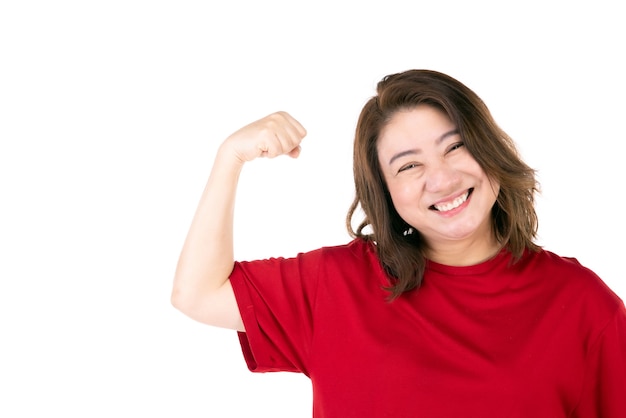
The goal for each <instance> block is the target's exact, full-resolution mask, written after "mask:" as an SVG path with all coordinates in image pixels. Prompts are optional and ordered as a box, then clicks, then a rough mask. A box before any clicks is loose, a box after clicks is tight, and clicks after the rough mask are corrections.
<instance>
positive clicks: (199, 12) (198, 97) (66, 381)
mask: <svg viewBox="0 0 626 418" xmlns="http://www.w3.org/2000/svg"><path fill="white" fill-rule="evenodd" d="M618 3H619V2H618V1H607V0H595V1H593V2H592V1H586V2H582V1H575V2H572V1H550V0H548V1H545V0H544V1H526V2H519V3H515V4H514V5H513V4H512V3H511V5H508V3H507V2H500V1H492V2H489V1H484V0H477V1H464V0H458V1H456V2H447V1H428V2H420V1H415V0H413V1H405V2H402V1H397V0H386V1H360V2H354V3H353V2H340V1H337V0H335V1H319V0H318V1H314V2H313V1H312V2H304V1H302V2H297V1H277V0H265V1H259V2H257V1H253V0H250V1H222V2H204V1H176V2H174V1H169V2H168V1H135V0H125V1H107V2H87V1H56V2H45V1H38V2H37V1H27V0H25V1H17V0H16V1H4V2H2V3H1V4H0V61H1V62H0V140H1V145H0V199H1V204H0V338H1V339H2V340H1V343H0V416H2V417H35V416H64V417H81V418H82V417H140V416H145V417H147V416H159V417H177V418H179V417H249V416H271V417H275V418H278V417H289V418H294V417H308V416H310V415H311V394H310V386H309V382H308V380H307V379H306V378H305V377H304V376H301V375H297V374H286V373H279V374H263V375H255V374H252V373H250V372H248V371H247V369H246V367H245V364H244V361H243V358H242V355H241V353H240V351H239V345H238V342H237V339H236V336H235V333H234V332H231V331H227V330H222V329H217V328H211V327H208V326H205V325H201V324H199V323H196V322H194V321H192V320H190V319H188V318H186V317H184V316H183V315H182V314H180V313H179V312H178V311H176V310H175V309H174V308H172V307H171V305H170V302H169V296H170V289H171V282H172V277H173V273H174V268H175V264H176V261H177V258H178V254H179V251H180V248H181V246H182V242H183V239H184V237H185V235H186V232H187V228H188V226H189V223H190V221H191V217H192V215H193V212H194V210H195V207H196V203H197V201H198V198H199V196H200V193H201V191H202V188H203V186H204V183H205V180H206V178H207V175H208V173H209V169H210V166H211V163H212V160H213V156H214V153H215V150H216V148H217V146H218V144H219V143H220V142H221V141H222V140H223V139H224V138H225V137H226V136H227V135H228V134H230V133H231V132H233V131H234V130H236V129H238V128H239V127H240V126H242V125H244V124H247V123H249V122H251V121H253V120H255V119H258V118H260V117H262V116H265V115H266V114H268V113H270V112H273V111H276V110H286V111H289V112H290V113H292V114H293V115H294V116H295V117H296V118H298V119H299V120H300V121H301V122H302V123H303V124H304V125H305V127H306V128H307V129H308V131H309V135H308V137H307V138H306V139H305V142H304V143H303V152H302V155H301V157H300V158H299V159H298V160H291V159H288V158H286V157H281V158H278V159H275V160H260V161H255V162H253V163H251V164H250V165H249V166H247V167H246V168H245V170H244V173H243V176H242V181H241V187H240V193H239V198H238V203H237V205H238V206H237V227H236V231H235V235H236V237H235V239H236V256H237V257H238V258H240V259H252V258H261V257H266V256H271V255H283V256H289V255H293V254H295V253H296V252H298V251H305V250H309V249H313V248H316V247H319V246H321V245H330V244H337V243H343V242H346V241H347V240H348V235H347V233H346V232H345V228H344V217H345V213H346V210H347V207H348V205H349V203H350V201H351V199H352V178H351V146H352V135H353V131H354V126H355V123H356V118H357V116H358V113H359V111H360V109H361V106H362V105H363V104H364V103H365V101H366V100H367V99H368V98H369V97H370V96H371V95H372V94H374V87H375V84H376V82H377V81H378V80H379V79H380V78H381V77H382V76H384V75H385V74H388V73H392V72H397V71H402V70H406V69H409V68H430V69H435V70H440V71H443V72H446V73H448V74H450V75H452V76H454V77H456V78H458V79H460V80H461V81H463V82H464V83H466V84H467V85H468V86H469V87H471V88H472V89H474V90H475V91H476V92H477V93H478V94H479V95H480V96H481V97H482V98H483V99H484V100H485V101H486V103H487V105H488V106H489V107H490V109H491V110H492V113H493V114H494V116H495V117H496V120H497V121H498V122H499V123H500V125H501V126H502V127H503V128H504V129H505V130H506V131H507V132H508V133H509V134H510V135H511V136H512V137H513V138H514V139H515V140H516V141H517V142H518V144H519V146H520V148H521V150H522V153H523V155H524V157H525V158H526V160H527V161H528V162H529V163H530V164H531V165H532V166H533V167H535V168H537V169H538V170H539V179H540V181H541V183H542V187H543V194H542V196H541V197H540V199H539V207H538V208H539V216H540V235H541V237H540V243H541V244H542V245H544V246H545V247H546V248H547V249H550V250H552V251H555V252H557V253H559V254H562V255H567V256H575V257H577V258H578V259H579V260H580V261H581V262H582V263H583V264H586V265H587V266H589V267H591V268H592V269H593V270H595V271H596V272H597V273H598V274H599V275H600V276H601V277H602V278H603V279H604V280H605V281H606V282H607V283H608V284H609V285H610V286H611V287H612V288H613V289H614V290H615V291H616V292H617V293H618V294H619V295H620V296H622V297H626V284H625V282H624V280H623V274H622V273H621V268H620V267H621V262H622V261H623V260H624V255H623V252H624V247H625V246H624V243H623V238H624V236H625V235H626V227H625V226H624V221H623V220H622V216H621V214H622V212H623V210H622V208H621V206H620V205H621V202H622V201H623V198H621V195H622V194H623V186H624V180H625V176H624V161H623V159H624V158H623V151H622V150H623V144H624V140H625V139H626V138H625V134H624V128H623V122H624V110H625V105H624V97H626V82H625V81H624V74H626V66H625V64H624V60H623V46H624V39H626V27H624V25H623V22H622V18H621V17H622V16H623V14H622V13H621V12H620V11H619V10H621V7H620V6H618ZM505 4H506V5H505Z"/></svg>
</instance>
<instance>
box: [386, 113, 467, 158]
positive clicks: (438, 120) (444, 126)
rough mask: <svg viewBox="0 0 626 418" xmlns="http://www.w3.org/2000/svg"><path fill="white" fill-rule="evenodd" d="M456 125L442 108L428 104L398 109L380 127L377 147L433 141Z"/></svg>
mask: <svg viewBox="0 0 626 418" xmlns="http://www.w3.org/2000/svg"><path fill="white" fill-rule="evenodd" d="M455 128H456V126H455V125H454V123H453V122H452V120H451V119H450V117H448V115H447V114H446V113H445V112H443V111H442V110H440V109H438V108H436V107H433V106H429V105H418V106H415V107H412V108H409V109H402V110H398V111H397V112H396V113H394V114H393V115H392V116H391V118H389V121H388V122H387V123H386V124H385V126H384V127H383V128H382V129H381V131H380V135H379V138H378V144H377V148H378V149H379V151H381V150H382V149H384V148H389V147H390V146H391V147H393V146H394V145H398V146H403V145H406V144H407V143H411V144H414V145H416V146H417V145H419V144H420V143H424V145H426V143H434V142H435V141H436V140H437V139H439V138H441V136H442V135H443V134H445V133H447V132H449V131H450V130H453V129H455Z"/></svg>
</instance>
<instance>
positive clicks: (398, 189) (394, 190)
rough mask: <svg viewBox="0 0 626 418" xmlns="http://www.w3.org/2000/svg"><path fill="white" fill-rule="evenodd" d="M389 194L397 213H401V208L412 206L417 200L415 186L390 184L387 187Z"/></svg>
mask: <svg viewBox="0 0 626 418" xmlns="http://www.w3.org/2000/svg"><path fill="white" fill-rule="evenodd" d="M389 193H390V194H391V200H392V201H393V205H394V206H395V207H396V210H397V211H398V212H401V211H402V207H404V206H406V205H409V204H413V203H414V202H415V201H416V200H417V199H418V193H417V191H416V189H415V184H407V183H403V184H399V183H396V184H391V185H389Z"/></svg>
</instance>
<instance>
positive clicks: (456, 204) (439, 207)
mask: <svg viewBox="0 0 626 418" xmlns="http://www.w3.org/2000/svg"><path fill="white" fill-rule="evenodd" d="M472 191H474V189H469V190H468V191H467V192H466V193H463V194H462V195H461V196H459V197H457V198H456V199H454V200H453V201H452V202H449V203H443V204H436V205H432V206H431V207H430V209H433V210H437V211H439V212H448V211H450V210H452V209H456V208H458V207H459V206H461V205H462V204H463V203H464V202H465V201H466V200H467V198H468V197H469V195H470V194H472Z"/></svg>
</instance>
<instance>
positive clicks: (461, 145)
mask: <svg viewBox="0 0 626 418" xmlns="http://www.w3.org/2000/svg"><path fill="white" fill-rule="evenodd" d="M464 146H465V144H464V143H463V142H457V143H455V144H452V146H451V147H450V148H448V152H452V151H454V150H457V149H459V148H462V147H464Z"/></svg>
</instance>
